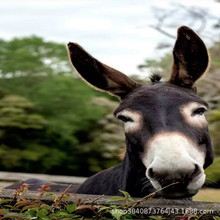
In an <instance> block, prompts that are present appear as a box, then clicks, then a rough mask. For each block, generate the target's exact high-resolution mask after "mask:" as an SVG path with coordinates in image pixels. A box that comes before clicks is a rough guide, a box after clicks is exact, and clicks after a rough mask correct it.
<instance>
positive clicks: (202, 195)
mask: <svg viewBox="0 0 220 220" xmlns="http://www.w3.org/2000/svg"><path fill="white" fill-rule="evenodd" d="M193 201H205V202H220V189H213V188H204V189H201V190H200V191H199V192H198V193H197V194H196V195H195V196H194V197H193Z"/></svg>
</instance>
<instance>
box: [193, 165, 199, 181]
mask: <svg viewBox="0 0 220 220" xmlns="http://www.w3.org/2000/svg"><path fill="white" fill-rule="evenodd" d="M199 173H200V168H199V165H198V164H195V168H194V170H193V172H192V174H191V178H194V177H195V176H197V175H198V174H199Z"/></svg>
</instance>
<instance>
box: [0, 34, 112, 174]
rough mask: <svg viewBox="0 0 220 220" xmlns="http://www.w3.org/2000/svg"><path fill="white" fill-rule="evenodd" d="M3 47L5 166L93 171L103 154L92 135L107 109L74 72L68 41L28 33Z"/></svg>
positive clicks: (0, 120)
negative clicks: (96, 159)
mask: <svg viewBox="0 0 220 220" xmlns="http://www.w3.org/2000/svg"><path fill="white" fill-rule="evenodd" d="M0 46H1V47H0V48H1V49H0V58H1V62H0V70H1V75H0V76H1V77H0V159H1V161H0V165H1V170H8V171H23V172H40V173H55V174H71V175H81V176H82V175H83V176H84V175H85V176H86V175H90V174H91V173H93V172H94V170H93V169H92V166H93V165H92V162H91V161H92V160H93V158H96V156H97V158H99V157H101V156H99V155H101V153H99V152H98V151H96V150H95V151H94V149H93V147H89V143H90V142H91V141H92V140H91V138H92V136H90V135H89V134H90V133H91V131H95V130H96V129H97V128H98V127H99V125H98V124H97V122H98V121H99V120H101V119H102V118H103V116H104V114H105V113H106V112H107V111H108V109H107V108H105V107H102V106H96V105H94V104H93V102H92V100H93V99H94V97H95V96H97V94H100V93H98V92H96V91H95V90H94V89H92V88H90V87H89V86H88V85H86V84H85V83H84V82H83V81H82V80H81V79H79V78H77V77H76V76H75V75H74V74H73V73H74V72H73V70H72V67H70V64H69V61H68V56H67V51H66V48H65V45H61V44H57V43H53V42H45V41H43V39H41V38H39V37H29V38H22V39H13V40H11V41H4V40H1V41H0ZM72 72H73V73H72ZM70 74H71V75H70ZM85 145H86V146H87V152H88V154H87V155H84V151H85V150H84V148H83V147H84V146H85ZM91 157H93V158H91ZM81 158H83V160H82V159H81ZM109 161H111V159H109ZM113 161H115V160H114V159H113ZM110 163H111V162H110ZM98 167H99V168H98V169H101V168H107V164H104V165H102V166H101V168H100V166H99V165H98ZM90 168H91V169H90Z"/></svg>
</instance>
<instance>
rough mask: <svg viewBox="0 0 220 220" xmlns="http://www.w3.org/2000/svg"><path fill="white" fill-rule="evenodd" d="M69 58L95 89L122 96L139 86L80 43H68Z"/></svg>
mask: <svg viewBox="0 0 220 220" xmlns="http://www.w3.org/2000/svg"><path fill="white" fill-rule="evenodd" d="M68 51H69V57H70V60H71V62H72V64H73V66H74V68H75V69H76V70H77V72H78V73H79V75H80V76H81V77H82V78H83V79H84V80H85V81H86V82H87V83H89V84H90V85H91V86H93V87H95V88H96V89H99V90H102V91H105V92H108V93H110V94H111V95H115V96H118V97H120V98H123V97H124V96H125V95H127V94H128V93H129V92H131V91H132V90H133V89H135V88H137V87H138V86H140V84H139V83H136V82H135V81H133V80H131V79H130V78H129V77H127V76H126V75H124V74H123V73H121V72H119V71H118V70H115V69H113V68H111V67H109V66H107V65H105V64H104V63H101V62H100V61H98V60H97V59H95V58H94V57H92V56H91V55H90V54H89V53H87V52H86V51H85V50H84V49H83V48H82V47H81V46H80V45H78V44H76V43H69V44H68Z"/></svg>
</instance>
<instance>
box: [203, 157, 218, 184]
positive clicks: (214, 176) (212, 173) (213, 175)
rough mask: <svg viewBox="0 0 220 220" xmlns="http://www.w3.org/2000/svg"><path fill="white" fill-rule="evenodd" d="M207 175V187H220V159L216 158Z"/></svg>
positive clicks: (207, 170)
mask: <svg viewBox="0 0 220 220" xmlns="http://www.w3.org/2000/svg"><path fill="white" fill-rule="evenodd" d="M205 173H206V177H207V185H211V186H213V187H217V186H219V185H220V157H216V158H215V160H214V163H213V165H212V166H210V167H208V168H207V169H206V171H205ZM210 180H211V182H210Z"/></svg>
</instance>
